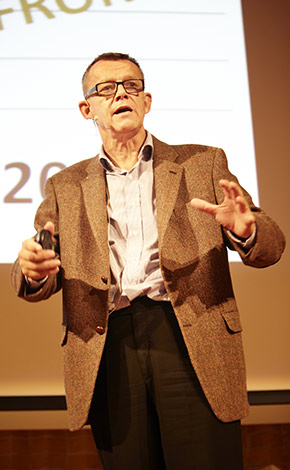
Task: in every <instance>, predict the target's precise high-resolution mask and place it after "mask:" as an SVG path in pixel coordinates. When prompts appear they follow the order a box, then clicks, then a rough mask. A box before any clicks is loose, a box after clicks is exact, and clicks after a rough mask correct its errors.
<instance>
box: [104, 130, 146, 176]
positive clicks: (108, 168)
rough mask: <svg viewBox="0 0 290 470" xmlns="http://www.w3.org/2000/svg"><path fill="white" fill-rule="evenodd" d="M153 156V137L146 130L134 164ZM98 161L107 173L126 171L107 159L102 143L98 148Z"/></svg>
mask: <svg viewBox="0 0 290 470" xmlns="http://www.w3.org/2000/svg"><path fill="white" fill-rule="evenodd" d="M152 157H153V139H152V135H151V134H150V133H149V132H147V133H146V139H145V140H144V143H143V145H142V147H141V149H140V152H139V154H138V162H137V163H136V165H137V164H138V163H139V162H140V161H141V160H144V161H145V162H147V161H149V160H150V159H151V158H152ZM98 158H99V162H100V164H101V165H102V167H103V168H104V169H105V170H106V172H109V173H113V172H114V173H120V174H121V173H124V171H125V172H126V173H127V171H126V170H123V169H122V168H119V167H117V166H115V165H114V164H113V163H112V161H111V160H110V159H109V157H108V156H107V155H106V154H105V151H104V147H103V145H102V147H101V149H100V153H99V155H98Z"/></svg>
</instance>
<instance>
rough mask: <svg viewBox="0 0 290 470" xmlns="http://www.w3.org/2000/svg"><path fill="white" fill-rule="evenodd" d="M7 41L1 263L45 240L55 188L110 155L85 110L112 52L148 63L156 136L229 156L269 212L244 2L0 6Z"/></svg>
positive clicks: (109, 0) (1, 95)
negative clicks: (50, 181) (48, 202)
mask: <svg viewBox="0 0 290 470" xmlns="http://www.w3.org/2000/svg"><path fill="white" fill-rule="evenodd" d="M0 37H1V39H0V47H1V54H0V61H1V62H0V64H1V74H0V120H1V123H0V126H1V172H0V182H1V184H0V191H1V199H0V201H1V202H0V204H1V221H2V226H1V231H0V236H1V247H2V249H1V251H0V262H1V263H11V262H13V261H14V259H15V258H16V256H17V253H18V251H19V249H20V245H21V241H22V240H24V239H26V238H29V237H31V236H32V235H34V228H33V220H34V215H35V211H36V209H37V207H38V205H39V204H40V202H41V200H42V198H43V196H44V186H45V182H46V180H47V178H48V177H50V176H51V175H52V174H53V173H55V172H57V171H60V170H61V169H62V168H64V167H67V166H69V165H71V164H73V163H75V162H77V161H80V160H83V159H87V158H90V157H93V156H94V155H96V154H97V153H98V151H99V148H100V146H101V141H100V137H99V135H98V134H97V131H96V129H95V127H94V126H93V123H92V122H91V121H86V120H84V119H83V117H82V116H81V114H80V112H79V109H78V102H79V101H80V100H82V99H83V96H82V87H81V77H82V75H83V72H84V70H85V69H86V67H87V65H88V64H89V63H90V62H91V61H92V60H93V59H94V58H95V57H96V56H97V55H99V54H101V53H103V52H110V51H112V52H123V53H129V54H130V55H131V56H133V57H135V58H136V59H137V60H138V61H139V63H140V65H141V67H142V69H143V71H144V74H145V87H146V91H150V92H151V93H152V96H153V104H152V110H151V112H150V113H149V114H148V115H147V116H146V118H145V127H146V129H147V130H148V131H149V132H151V133H152V134H153V135H155V136H156V137H157V138H159V139H160V140H163V141H165V142H167V143H170V144H180V143H196V144H204V145H212V146H216V147H222V148H223V149H224V150H225V152H226V154H227V157H228V161H229V167H230V170H231V171H232V173H234V174H235V175H236V176H237V177H238V178H239V180H240V183H241V184H242V186H244V187H245V188H246V189H247V190H248V191H249V192H250V193H251V195H252V196H253V199H254V202H255V203H258V190H257V181H256V169H255V156H254V144H253V132H252V122H251V110H250V99H249V86H248V76H247V64H246V54H245V41H244V34H243V21H242V10H241V4H240V0H230V1H229V0H39V1H32V0H0ZM72 217H73V214H72ZM231 259H232V260H233V259H236V258H233V257H231Z"/></svg>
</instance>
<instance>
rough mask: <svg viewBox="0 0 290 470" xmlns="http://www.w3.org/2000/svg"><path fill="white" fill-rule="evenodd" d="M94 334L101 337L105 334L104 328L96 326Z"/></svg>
mask: <svg viewBox="0 0 290 470" xmlns="http://www.w3.org/2000/svg"><path fill="white" fill-rule="evenodd" d="M96 332H97V333H99V335H103V334H104V333H105V328H104V327H103V326H97V328H96Z"/></svg>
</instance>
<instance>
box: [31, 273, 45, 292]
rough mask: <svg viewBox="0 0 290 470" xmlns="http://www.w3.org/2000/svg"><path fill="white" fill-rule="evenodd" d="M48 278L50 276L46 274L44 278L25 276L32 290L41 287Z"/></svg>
mask: <svg viewBox="0 0 290 470" xmlns="http://www.w3.org/2000/svg"><path fill="white" fill-rule="evenodd" d="M47 279H48V276H45V277H44V278H43V279H38V280H36V279H31V277H27V276H25V281H26V284H27V285H28V286H29V287H30V289H32V290H37V289H39V288H40V287H41V286H42V284H44V283H45V282H46V281H47Z"/></svg>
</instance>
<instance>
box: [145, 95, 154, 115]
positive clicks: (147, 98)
mask: <svg viewBox="0 0 290 470" xmlns="http://www.w3.org/2000/svg"><path fill="white" fill-rule="evenodd" d="M144 103H145V114H147V113H149V111H150V109H151V103H152V95H151V93H144Z"/></svg>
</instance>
